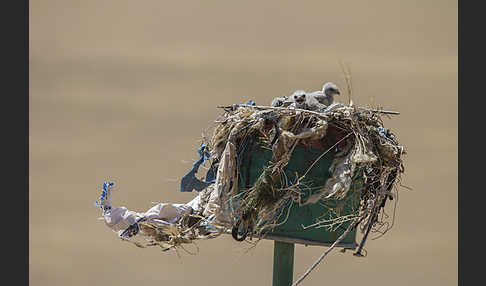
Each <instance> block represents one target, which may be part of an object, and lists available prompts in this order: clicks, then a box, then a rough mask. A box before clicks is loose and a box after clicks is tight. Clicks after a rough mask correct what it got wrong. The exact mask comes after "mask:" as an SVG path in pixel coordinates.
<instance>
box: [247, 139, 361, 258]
mask: <svg viewBox="0 0 486 286" xmlns="http://www.w3.org/2000/svg"><path fill="white" fill-rule="evenodd" d="M324 152H326V150H322V149H317V148H312V147H309V146H303V145H297V146H296V148H295V150H294V151H293V153H292V156H291V158H290V160H289V163H288V165H287V166H286V167H285V169H284V171H285V174H286V176H287V178H288V179H289V181H292V180H293V179H295V178H296V176H297V175H300V176H301V175H302V174H304V173H305V172H306V171H307V170H308V169H309V168H310V167H311V165H312V164H313V162H314V161H315V160H317V159H319V157H320V156H322V154H323V153H324ZM240 158H241V159H240V160H241V162H239V174H240V176H239V178H238V180H239V181H238V186H239V191H240V192H241V191H242V190H244V189H248V188H249V187H251V186H252V185H253V184H254V183H255V181H256V180H257V179H258V177H259V176H260V174H261V173H262V172H263V168H264V166H267V165H268V162H269V161H270V159H271V158H272V151H271V150H269V149H268V147H267V148H264V147H262V146H260V145H259V144H258V143H257V142H253V143H252V144H249V146H247V148H246V150H245V152H244V154H242V156H241V157H240ZM333 159H334V152H327V153H326V154H325V155H324V156H322V157H321V158H320V159H319V160H318V161H317V162H316V163H315V164H314V165H313V166H312V168H311V169H310V170H309V172H308V173H307V175H306V176H305V178H304V181H303V183H304V184H305V186H306V188H305V189H304V188H301V191H302V195H301V198H302V201H303V202H305V201H306V199H307V198H308V197H309V196H310V195H312V194H313V193H315V192H316V191H317V190H318V189H319V187H322V186H324V184H325V183H326V181H327V179H328V178H330V177H331V176H332V174H331V172H330V170H329V168H330V166H331V164H332V162H333ZM301 183H302V182H301ZM360 186H361V180H360V179H359V178H354V179H353V184H352V186H351V189H350V190H349V191H348V192H347V195H346V197H345V198H343V199H341V200H331V201H326V202H325V203H324V202H322V201H319V202H317V203H314V204H307V205H303V206H299V205H298V204H292V205H291V206H290V213H289V216H288V219H287V221H286V222H285V223H284V224H282V225H280V226H277V227H275V228H274V229H273V230H272V231H270V232H267V233H265V238H266V239H271V240H275V241H282V242H287V243H300V244H305V245H323V246H329V245H331V244H332V243H334V241H335V240H336V239H337V238H338V237H339V236H340V235H341V234H342V233H343V232H344V231H345V230H346V228H347V227H348V226H349V223H344V224H342V225H341V226H340V227H339V228H338V229H337V230H335V231H328V230H327V229H326V228H324V227H321V228H316V227H308V228H305V226H310V225H312V224H315V223H316V221H317V220H323V219H324V220H325V219H329V218H330V215H331V213H330V212H329V209H328V208H329V207H333V208H334V207H336V206H337V205H339V204H341V212H340V214H339V215H346V214H349V213H350V212H351V210H353V209H357V208H358V205H359V196H360V192H359V188H360ZM283 211H285V212H288V211H289V206H287V207H286V209H285V210H283ZM334 215H336V214H334ZM281 221H282V220H281ZM337 246H338V247H344V248H350V249H354V248H356V247H357V243H356V229H355V230H352V231H351V232H349V233H348V235H347V236H346V237H345V238H344V239H343V240H342V241H341V243H340V244H338V245H337Z"/></svg>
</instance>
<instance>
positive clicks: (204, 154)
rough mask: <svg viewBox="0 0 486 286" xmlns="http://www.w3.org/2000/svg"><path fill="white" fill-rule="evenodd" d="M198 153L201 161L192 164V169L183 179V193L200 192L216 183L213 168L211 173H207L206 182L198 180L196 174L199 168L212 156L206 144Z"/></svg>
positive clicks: (210, 170) (202, 145)
mask: <svg viewBox="0 0 486 286" xmlns="http://www.w3.org/2000/svg"><path fill="white" fill-rule="evenodd" d="M197 153H198V154H199V160H197V161H196V162H194V163H193V164H192V169H191V170H190V171H189V172H188V173H187V174H186V175H184V177H182V179H181V189H180V191H181V192H192V190H196V191H198V192H200V191H201V190H203V189H204V188H206V187H207V186H209V185H211V184H212V183H214V181H215V180H216V176H215V174H214V170H213V169H212V168H210V169H209V171H208V172H207V173H206V180H205V181H201V180H199V179H198V178H196V173H197V170H198V169H199V166H200V165H201V164H203V163H204V162H206V160H208V159H209V157H210V156H211V155H210V154H209V152H208V151H206V145H205V144H201V146H200V147H199V148H198V149H197Z"/></svg>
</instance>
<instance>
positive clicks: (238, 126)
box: [200, 103, 405, 247]
mask: <svg viewBox="0 0 486 286" xmlns="http://www.w3.org/2000/svg"><path fill="white" fill-rule="evenodd" d="M221 108H223V109H224V113H223V114H222V115H221V117H220V118H219V119H218V120H216V124H215V126H214V129H213V132H212V134H208V135H206V136H204V143H205V144H206V145H207V150H208V151H209V153H210V169H212V170H213V171H214V172H217V173H218V175H221V176H220V177H219V180H218V178H217V180H216V184H217V183H218V181H220V186H217V185H216V188H208V189H205V190H203V191H202V193H201V194H200V195H201V196H205V197H207V198H208V197H211V195H210V194H209V193H211V192H212V193H214V192H216V195H213V196H212V197H213V200H211V199H210V198H209V199H208V200H207V201H205V202H204V203H203V204H202V213H203V214H204V215H205V216H206V217H209V216H214V217H215V219H214V221H215V222H216V223H219V224H220V225H223V226H226V227H229V228H231V229H232V234H233V237H234V238H235V239H236V240H243V239H245V238H246V237H247V234H251V235H253V234H255V235H257V236H259V237H263V235H264V233H266V231H267V232H268V231H269V230H271V229H273V228H274V227H275V226H277V225H281V224H282V223H285V218H282V216H283V214H284V212H282V209H283V208H285V207H288V205H289V203H292V204H298V205H306V204H314V203H318V202H319V203H326V202H331V201H335V200H339V199H343V198H345V197H347V196H348V195H349V194H348V192H349V191H350V190H351V191H353V192H355V193H354V194H352V196H348V197H351V198H353V199H357V200H358V201H359V203H358V204H357V207H355V208H354V209H352V211H351V212H350V213H348V214H346V215H341V209H340V208H342V204H338V205H336V206H334V207H331V208H330V211H331V212H332V213H333V214H334V215H332V216H331V217H330V218H328V219H321V220H319V219H316V221H315V223H313V224H312V225H310V226H308V227H326V228H328V229H329V230H335V229H336V228H338V227H340V226H342V225H343V224H345V223H348V224H349V223H351V222H352V223H354V224H353V225H354V227H357V226H358V224H360V225H361V230H362V232H363V233H365V237H364V240H366V237H367V235H368V233H369V232H377V233H380V234H384V233H385V232H386V231H388V230H389V229H390V228H391V226H392V225H393V216H388V215H387V214H386V213H385V210H384V206H385V203H386V201H387V200H394V198H395V197H396V196H397V188H395V186H396V185H397V184H398V183H399V182H400V176H401V174H402V173H403V172H404V168H403V163H402V155H404V154H405V151H404V147H403V146H401V145H400V144H399V143H398V141H397V138H396V136H395V135H394V134H393V133H392V132H391V131H390V130H389V129H386V128H385V127H384V125H383V121H382V116H383V115H384V114H398V113H397V112H388V111H383V110H373V109H367V108H363V107H356V106H347V105H343V104H339V103H336V104H332V105H330V106H329V107H327V108H326V109H325V110H324V111H321V112H315V111H310V110H304V109H298V108H283V107H268V106H254V105H246V104H245V105H238V104H237V105H231V106H225V107H221ZM251 142H258V144H259V145H260V146H261V147H262V148H266V149H268V150H271V152H272V157H271V159H270V160H269V162H268V165H267V166H265V167H264V168H263V170H262V172H261V175H260V176H259V178H258V179H257V180H256V182H255V183H254V184H253V185H252V186H251V187H249V188H244V187H242V186H238V178H239V176H240V173H241V170H240V166H239V164H240V163H241V161H242V156H243V154H244V153H245V150H246V148H247V146H248V144H249V143H251ZM296 146H304V147H308V148H317V149H319V150H322V154H321V156H319V157H318V158H317V159H316V160H315V162H313V163H312V164H311V166H310V167H309V169H311V168H312V167H313V166H314V164H316V163H317V161H318V160H319V159H320V158H322V156H325V155H326V154H328V153H329V152H333V153H334V159H333V163H332V165H331V168H330V171H331V173H332V176H331V177H330V178H329V179H327V180H326V182H325V184H324V185H322V186H320V187H317V188H314V189H316V190H315V191H314V192H312V195H310V196H308V197H307V198H306V200H305V201H303V199H302V193H303V190H304V189H305V186H303V184H302V182H303V181H304V179H305V178H306V175H307V173H308V172H309V169H308V170H306V171H305V172H303V173H302V174H298V176H297V177H296V178H294V179H293V180H289V178H288V176H287V175H286V173H285V171H284V169H285V167H286V166H287V165H288V163H289V160H290V158H291V156H292V154H293V152H294V150H295V148H296ZM357 178H359V181H360V182H361V184H360V187H359V188H351V186H352V184H353V183H354V181H356V180H357ZM395 202H396V200H395ZM211 204H212V205H213V207H209V208H208V205H211ZM214 205H216V207H214ZM287 215H288V214H287ZM363 242H364V241H363ZM361 247H362V245H361Z"/></svg>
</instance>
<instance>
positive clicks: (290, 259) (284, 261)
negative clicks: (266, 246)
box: [272, 241, 294, 286]
mask: <svg viewBox="0 0 486 286" xmlns="http://www.w3.org/2000/svg"><path fill="white" fill-rule="evenodd" d="M293 276H294V244H293V243H286V242H281V241H274V244H273V284H272V285H273V286H290V285H292V280H293Z"/></svg>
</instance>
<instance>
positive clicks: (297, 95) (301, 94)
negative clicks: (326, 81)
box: [292, 89, 305, 103]
mask: <svg viewBox="0 0 486 286" xmlns="http://www.w3.org/2000/svg"><path fill="white" fill-rule="evenodd" d="M292 100H294V101H295V102H296V103H304V102H305V91H303V90H300V89H299V90H296V91H294V93H293V94H292Z"/></svg>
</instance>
